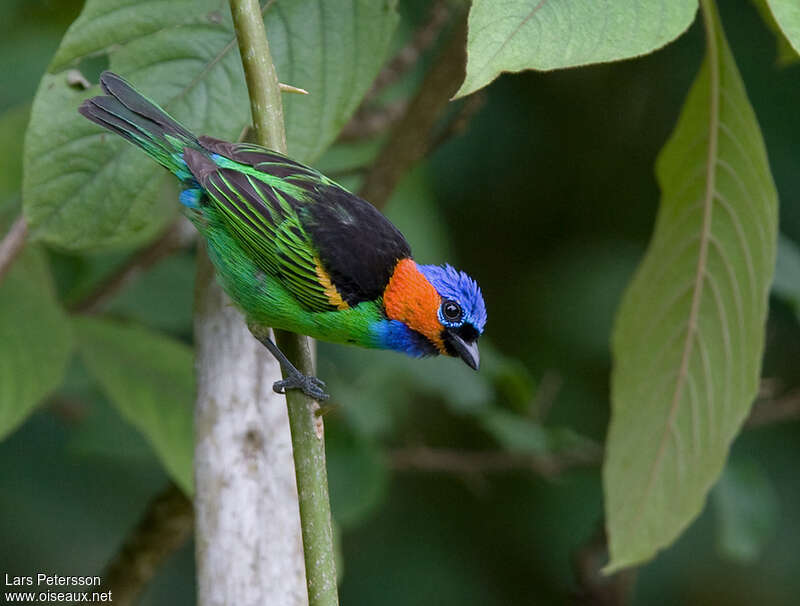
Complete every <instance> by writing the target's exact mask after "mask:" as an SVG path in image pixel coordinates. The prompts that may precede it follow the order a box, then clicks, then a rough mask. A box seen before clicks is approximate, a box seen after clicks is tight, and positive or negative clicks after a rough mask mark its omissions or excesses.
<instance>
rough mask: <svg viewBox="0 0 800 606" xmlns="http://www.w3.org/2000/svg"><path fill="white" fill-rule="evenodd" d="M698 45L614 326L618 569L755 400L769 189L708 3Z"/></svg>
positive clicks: (773, 225) (748, 112) (717, 467)
mask: <svg viewBox="0 0 800 606" xmlns="http://www.w3.org/2000/svg"><path fill="white" fill-rule="evenodd" d="M703 13H704V18H705V22H706V29H707V54H706V58H705V61H704V63H703V66H702V68H701V70H700V73H699V75H698V76H697V79H696V80H695V82H694V84H693V86H692V89H691V91H690V93H689V96H688V98H687V100H686V104H685V106H684V108H683V111H682V114H681V117H680V119H679V121H678V125H677V127H676V129H675V132H674V133H673V134H672V137H671V138H670V140H669V142H668V143H667V145H666V147H665V148H664V150H663V151H662V153H661V155H660V157H659V159H658V162H657V165H656V172H657V175H658V180H659V184H660V186H661V190H662V198H661V206H660V209H659V213H658V218H657V221H656V227H655V233H654V235H653V238H652V241H651V242H650V245H649V248H648V251H647V254H646V256H645V258H644V260H643V261H642V263H641V265H640V266H639V268H638V270H637V273H636V275H635V277H634V279H633V282H632V283H631V285H630V287H629V288H628V291H627V292H626V294H625V297H624V299H623V302H622V305H621V307H620V310H619V314H618V317H617V321H616V326H615V330H614V335H613V343H612V349H613V354H614V370H613V374H612V388H611V396H612V419H611V426H610V429H609V435H608V442H607V452H606V460H605V465H604V468H603V480H604V487H605V498H606V516H607V528H608V534H609V545H610V553H611V561H610V564H609V566H608V570H616V569H619V568H622V567H624V566H629V565H632V564H635V563H638V562H641V561H643V560H646V559H648V558H650V557H652V556H653V555H654V554H655V553H656V551H657V550H658V549H660V548H662V547H664V546H666V545H668V544H669V543H670V542H671V541H672V540H673V539H674V538H675V537H676V536H677V535H678V534H679V533H680V532H681V531H682V530H683V529H684V528H685V527H686V526H687V525H688V524H689V522H690V521H691V520H692V519H693V518H694V517H695V516H696V515H697V514H698V513H699V512H700V510H701V508H702V507H703V503H704V501H705V498H706V495H707V493H708V490H709V488H710V487H711V486H712V484H713V483H714V482H715V481H716V479H717V477H718V476H719V474H720V472H721V471H722V468H723V465H724V463H725V458H726V456H727V453H728V449H729V446H730V443H731V441H732V440H733V438H734V436H735V435H736V433H737V431H738V430H739V428H740V426H741V424H742V421H743V419H744V418H745V416H746V415H747V412H748V410H749V408H750V405H751V403H752V402H753V399H754V397H755V395H756V390H757V387H758V380H759V375H760V370H761V356H762V352H763V347H764V324H765V320H766V312H767V294H768V291H769V285H770V282H771V280H772V272H773V267H774V264H775V247H776V244H775V242H776V237H777V194H776V192H775V186H774V184H773V181H772V176H771V175H770V170H769V165H768V162H767V155H766V151H765V149H764V142H763V140H762V137H761V132H760V130H759V127H758V123H757V121H756V117H755V115H754V114H753V110H752V108H751V107H750V103H749V102H748V99H747V94H746V92H745V89H744V85H743V83H742V80H741V77H740V76H739V72H738V70H737V68H736V64H735V62H734V59H733V56H732V54H731V51H730V49H729V48H728V44H727V42H726V40H725V36H724V33H723V31H722V28H721V26H720V24H719V20H718V16H717V14H716V12H715V9H714V8H713V7H712V6H711V5H710V2H709V3H707V2H706V1H705V0H704V2H703Z"/></svg>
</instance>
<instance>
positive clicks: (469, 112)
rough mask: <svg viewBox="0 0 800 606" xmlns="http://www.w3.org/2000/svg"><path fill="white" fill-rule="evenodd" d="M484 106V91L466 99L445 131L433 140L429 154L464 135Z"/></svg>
mask: <svg viewBox="0 0 800 606" xmlns="http://www.w3.org/2000/svg"><path fill="white" fill-rule="evenodd" d="M484 105H486V93H485V92H484V91H478V92H477V93H473V94H471V95H469V96H468V97H467V98H466V99H464V101H463V102H462V105H461V107H460V108H459V109H458V111H457V112H456V115H455V116H454V117H453V119H452V120H450V122H449V123H448V124H447V126H446V127H445V128H444V130H442V132H441V133H439V134H438V135H437V136H436V138H435V139H434V140H433V142H432V143H431V145H430V150H429V152H428V153H430V152H432V151H433V150H436V149H438V148H439V147H441V146H442V145H444V144H445V143H447V142H448V141H450V140H451V139H454V138H456V137H458V136H459V135H461V134H463V133H464V132H465V131H466V130H467V127H468V126H469V123H470V121H471V120H472V118H473V117H474V116H475V114H477V113H478V112H479V111H480V110H481V109H482V108H483V106H484Z"/></svg>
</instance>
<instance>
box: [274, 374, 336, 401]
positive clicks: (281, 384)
mask: <svg viewBox="0 0 800 606" xmlns="http://www.w3.org/2000/svg"><path fill="white" fill-rule="evenodd" d="M287 389H299V390H300V391H302V392H303V393H304V394H306V395H307V396H308V397H309V398H314V399H315V400H327V399H328V398H330V396H329V395H328V394H327V393H326V392H325V382H324V381H323V380H321V379H318V378H317V377H313V376H309V375H304V374H301V373H299V372H298V373H297V374H296V375H290V376H288V377H286V378H285V379H281V380H280V381H275V382H274V383H273V384H272V390H273V391H275V392H276V393H281V394H283V393H286V390H287Z"/></svg>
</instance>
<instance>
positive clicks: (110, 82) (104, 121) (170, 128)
mask: <svg viewBox="0 0 800 606" xmlns="http://www.w3.org/2000/svg"><path fill="white" fill-rule="evenodd" d="M100 86H101V88H102V89H103V91H104V92H105V93H107V94H108V96H104V95H101V96H98V97H92V98H91V99H87V100H86V101H84V102H83V104H81V106H80V107H79V108H78V111H79V112H80V113H81V115H83V116H85V117H86V118H88V119H89V120H91V121H92V122H95V123H96V124H99V125H100V126H102V127H104V128H107V129H108V130H110V131H112V132H114V133H116V134H118V135H120V136H121V137H124V138H125V139H127V140H128V141H130V142H131V143H133V144H135V145H137V146H139V147H141V148H142V149H143V150H144V151H145V152H147V154H149V155H150V156H151V157H152V158H153V159H154V160H156V161H157V162H159V163H160V164H161V165H162V166H164V167H166V168H167V169H169V170H170V171H171V172H172V173H174V174H175V175H176V176H177V177H178V178H180V179H182V180H188V179H191V178H192V175H191V172H190V171H189V169H188V167H187V166H186V163H185V162H184V161H183V150H184V148H187V147H189V148H192V149H198V150H200V149H202V147H201V146H200V143H199V142H198V141H197V138H196V137H195V136H194V135H193V134H192V133H191V132H189V131H188V130H186V129H185V128H184V127H183V126H181V125H180V124H179V123H178V122H177V121H176V120H175V119H174V118H172V117H171V116H170V115H169V114H167V113H166V112H165V111H164V110H162V109H161V108H160V107H159V106H158V105H156V104H155V103H154V102H152V101H150V100H149V99H147V97H145V96H144V95H142V94H140V93H139V92H137V91H136V90H135V89H134V88H133V87H132V86H131V85H130V84H128V83H127V82H126V81H125V80H123V79H122V78H120V77H119V76H117V75H116V74H114V73H112V72H108V71H106V72H103V74H102V75H101V76H100Z"/></svg>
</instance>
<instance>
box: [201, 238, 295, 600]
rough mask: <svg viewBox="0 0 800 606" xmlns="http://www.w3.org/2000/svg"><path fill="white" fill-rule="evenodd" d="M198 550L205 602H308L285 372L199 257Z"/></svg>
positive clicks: (203, 259) (204, 261)
mask: <svg viewBox="0 0 800 606" xmlns="http://www.w3.org/2000/svg"><path fill="white" fill-rule="evenodd" d="M196 288H197V293H196V301H195V306H196V309H195V343H196V355H197V360H196V363H195V364H196V368H197V404H196V407H195V526H196V534H195V544H196V546H195V550H196V560H197V594H198V595H197V598H198V604H199V605H200V606H263V605H264V604H286V605H287V606H304V605H305V604H306V599H305V593H306V592H305V577H304V574H303V559H302V543H301V534H300V520H299V517H298V515H297V487H296V485H295V480H294V473H293V472H292V456H291V442H290V439H289V426H288V418H287V415H286V408H285V407H284V406H283V398H281V397H280V396H279V395H278V394H276V393H275V392H273V391H272V382H273V381H275V380H276V379H277V378H278V376H279V368H278V365H277V363H276V362H275V361H274V360H273V358H272V356H270V355H269V354H268V353H267V351H266V350H265V349H264V348H263V347H262V346H261V344H260V343H258V341H256V340H255V339H254V338H253V337H252V336H251V335H250V332H249V331H248V330H247V327H246V325H245V321H244V318H243V317H242V314H241V313H240V312H239V311H238V310H237V309H236V308H235V307H234V306H233V305H232V304H231V301H230V299H229V298H228V297H227V296H226V295H225V293H224V292H223V291H222V289H221V288H220V286H219V285H218V284H217V282H216V280H215V279H214V269H213V267H212V265H211V262H210V261H209V260H208V257H207V255H206V254H205V252H204V248H203V249H202V250H201V254H200V255H199V257H198V275H197V287H196Z"/></svg>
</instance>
